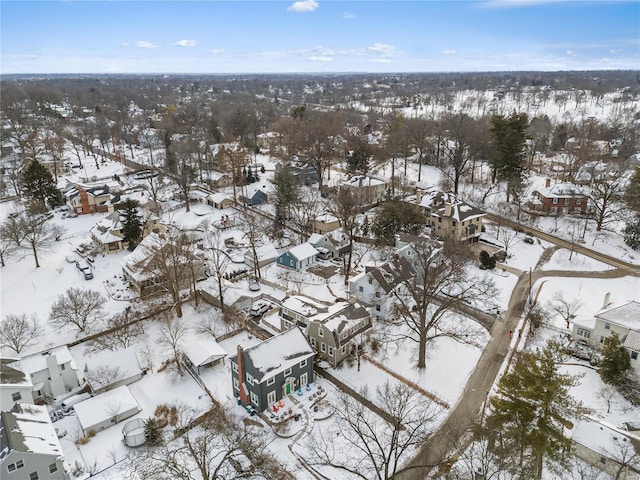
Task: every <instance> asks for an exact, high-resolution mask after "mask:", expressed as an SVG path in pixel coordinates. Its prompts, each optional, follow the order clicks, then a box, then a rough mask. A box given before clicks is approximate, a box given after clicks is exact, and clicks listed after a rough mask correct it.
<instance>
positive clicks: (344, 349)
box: [342, 347, 347, 355]
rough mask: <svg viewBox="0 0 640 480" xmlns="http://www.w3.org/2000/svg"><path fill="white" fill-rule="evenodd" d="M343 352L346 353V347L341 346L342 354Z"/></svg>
mask: <svg viewBox="0 0 640 480" xmlns="http://www.w3.org/2000/svg"><path fill="white" fill-rule="evenodd" d="M345 353H347V347H342V354H343V355H344V354H345Z"/></svg>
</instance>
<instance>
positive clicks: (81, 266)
mask: <svg viewBox="0 0 640 480" xmlns="http://www.w3.org/2000/svg"><path fill="white" fill-rule="evenodd" d="M76 268H77V269H78V270H80V272H81V273H82V274H83V275H84V279H85V280H91V279H92V278H93V271H92V270H91V267H90V266H89V264H88V263H87V262H85V261H84V260H79V261H77V262H76Z"/></svg>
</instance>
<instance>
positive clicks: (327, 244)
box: [307, 231, 350, 258]
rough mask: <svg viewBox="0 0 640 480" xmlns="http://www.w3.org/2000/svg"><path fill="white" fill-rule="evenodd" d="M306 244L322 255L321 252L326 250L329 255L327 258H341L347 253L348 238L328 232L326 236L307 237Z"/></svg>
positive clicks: (318, 234) (342, 234) (337, 233)
mask: <svg viewBox="0 0 640 480" xmlns="http://www.w3.org/2000/svg"><path fill="white" fill-rule="evenodd" d="M307 243H310V244H311V245H313V246H314V247H316V250H318V251H319V252H321V253H322V251H323V250H321V249H324V250H328V251H329V253H330V256H329V258H336V257H341V256H343V255H346V254H347V253H349V249H350V245H349V237H347V236H346V235H345V234H344V233H342V232H339V231H334V232H330V233H328V234H320V233H314V234H312V235H311V236H310V237H309V240H307Z"/></svg>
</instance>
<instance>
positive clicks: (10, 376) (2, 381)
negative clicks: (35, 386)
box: [0, 358, 31, 386]
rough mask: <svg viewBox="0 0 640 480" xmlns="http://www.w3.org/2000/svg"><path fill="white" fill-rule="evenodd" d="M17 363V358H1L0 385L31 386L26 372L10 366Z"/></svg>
mask: <svg viewBox="0 0 640 480" xmlns="http://www.w3.org/2000/svg"><path fill="white" fill-rule="evenodd" d="M15 361H16V359H15V358H0V385H25V386H29V385H31V379H30V378H29V376H28V375H27V374H26V373H25V372H23V371H22V370H19V369H17V368H14V367H12V366H11V365H10V364H11V363H13V362H15Z"/></svg>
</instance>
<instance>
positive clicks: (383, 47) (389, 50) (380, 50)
mask: <svg viewBox="0 0 640 480" xmlns="http://www.w3.org/2000/svg"><path fill="white" fill-rule="evenodd" d="M367 50H368V51H369V52H371V53H374V54H376V55H381V56H383V57H390V56H391V55H393V54H394V51H395V48H394V47H392V46H391V45H387V44H386V43H374V44H373V45H371V46H370V47H367Z"/></svg>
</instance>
